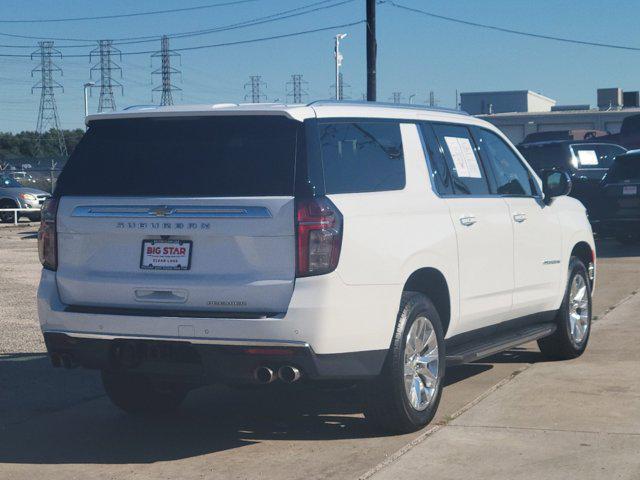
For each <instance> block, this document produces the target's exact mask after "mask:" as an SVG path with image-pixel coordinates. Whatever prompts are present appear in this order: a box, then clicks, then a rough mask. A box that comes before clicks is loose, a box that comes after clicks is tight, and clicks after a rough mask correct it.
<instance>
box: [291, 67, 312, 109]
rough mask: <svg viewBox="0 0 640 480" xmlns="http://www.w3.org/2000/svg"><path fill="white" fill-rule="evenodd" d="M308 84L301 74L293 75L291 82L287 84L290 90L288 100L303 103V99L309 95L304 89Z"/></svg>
mask: <svg viewBox="0 0 640 480" xmlns="http://www.w3.org/2000/svg"><path fill="white" fill-rule="evenodd" d="M308 83H309V82H305V81H304V80H303V79H302V75H301V74H299V73H295V74H293V75H291V81H290V82H287V88H288V89H289V92H288V93H287V99H288V98H292V99H293V103H302V98H303V97H304V96H306V95H308V93H307V91H306V90H305V89H304V88H303V87H304V86H305V85H307V84H308Z"/></svg>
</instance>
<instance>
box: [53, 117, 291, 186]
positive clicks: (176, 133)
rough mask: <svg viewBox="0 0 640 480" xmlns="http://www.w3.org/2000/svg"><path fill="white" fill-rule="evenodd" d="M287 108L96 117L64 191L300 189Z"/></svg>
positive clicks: (66, 173) (63, 179)
mask: <svg viewBox="0 0 640 480" xmlns="http://www.w3.org/2000/svg"><path fill="white" fill-rule="evenodd" d="M300 127H301V123H300V122H297V121H295V120H291V119H289V118H287V117H284V116H268V115H263V116H208V117H155V118H129V119H120V120H115V119H114V120H99V121H95V122H93V123H92V124H91V125H90V127H89V131H88V132H87V133H86V134H85V136H84V137H83V138H82V140H81V141H80V143H79V144H78V146H77V147H76V149H75V150H74V152H73V154H72V155H71V157H70V158H69V161H68V162H67V164H66V166H65V168H64V170H63V171H62V173H61V175H60V178H59V179H58V184H57V186H56V194H59V195H149V196H200V197H239V196H280V195H293V189H294V183H295V182H294V176H295V175H294V174H295V158H296V136H297V133H298V130H299V128H300Z"/></svg>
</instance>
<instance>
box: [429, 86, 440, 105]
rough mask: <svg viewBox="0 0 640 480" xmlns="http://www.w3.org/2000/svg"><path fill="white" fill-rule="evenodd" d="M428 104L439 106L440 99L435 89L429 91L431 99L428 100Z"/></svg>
mask: <svg viewBox="0 0 640 480" xmlns="http://www.w3.org/2000/svg"><path fill="white" fill-rule="evenodd" d="M427 104H428V105H429V106H430V107H437V106H438V99H437V98H436V94H435V93H433V90H431V91H429V100H427Z"/></svg>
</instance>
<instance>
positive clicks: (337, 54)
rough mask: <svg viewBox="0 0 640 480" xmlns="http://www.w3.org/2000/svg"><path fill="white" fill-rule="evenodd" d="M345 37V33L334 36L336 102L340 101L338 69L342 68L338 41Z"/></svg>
mask: <svg viewBox="0 0 640 480" xmlns="http://www.w3.org/2000/svg"><path fill="white" fill-rule="evenodd" d="M346 37H347V34H346V33H339V34H338V35H336V36H335V48H334V52H333V55H334V57H335V60H336V100H342V95H341V94H342V85H341V83H342V77H341V74H340V67H341V66H342V60H343V59H344V57H343V56H342V53H340V40H342V39H344V38H346Z"/></svg>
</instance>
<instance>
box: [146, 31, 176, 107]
mask: <svg viewBox="0 0 640 480" xmlns="http://www.w3.org/2000/svg"><path fill="white" fill-rule="evenodd" d="M154 57H155V58H157V57H160V61H161V62H162V64H161V66H160V68H158V69H156V70H154V71H153V72H151V75H152V76H153V75H161V77H162V85H160V86H157V87H155V88H154V89H153V90H151V92H152V93H151V95H152V97H153V92H162V96H161V98H160V105H161V106H165V105H173V94H172V92H173V91H181V90H182V89H181V88H179V87H176V86H175V85H173V84H172V83H171V75H172V74H182V72H181V71H180V70H178V69H177V68H175V67H172V66H171V57H178V58H180V54H179V53H175V52H174V51H172V50H170V49H169V37H167V36H166V35H164V36H163V37H162V40H161V42H160V51H159V52H156V53H154V54H153V55H151V58H152V59H153V58H154ZM151 100H152V101H153V98H152V99H151Z"/></svg>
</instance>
